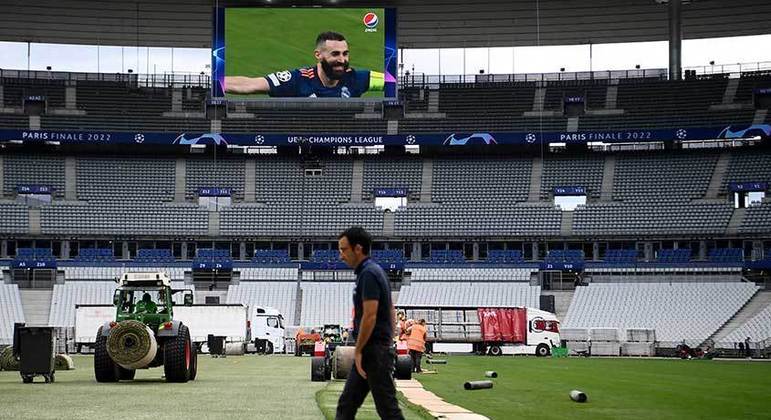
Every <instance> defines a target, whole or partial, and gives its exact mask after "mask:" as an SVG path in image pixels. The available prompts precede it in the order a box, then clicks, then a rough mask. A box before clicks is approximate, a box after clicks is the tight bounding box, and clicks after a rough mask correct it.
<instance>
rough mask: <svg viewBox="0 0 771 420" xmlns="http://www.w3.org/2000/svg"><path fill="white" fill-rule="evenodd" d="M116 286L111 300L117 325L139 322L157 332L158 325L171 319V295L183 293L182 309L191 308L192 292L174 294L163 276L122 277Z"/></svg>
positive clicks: (172, 315) (153, 274) (184, 290)
mask: <svg viewBox="0 0 771 420" xmlns="http://www.w3.org/2000/svg"><path fill="white" fill-rule="evenodd" d="M118 283H119V286H118V288H117V289H116V290H115V295H114V296H113V304H114V305H115V308H116V314H115V321H116V322H121V321H126V320H134V321H139V322H142V323H143V324H145V325H147V326H148V327H150V328H151V329H152V330H153V331H157V330H158V326H159V325H160V324H162V323H164V322H169V321H171V320H172V319H173V318H174V309H173V306H174V301H173V295H175V294H177V293H182V294H183V302H184V305H185V306H192V305H193V291H192V290H190V289H179V290H173V289H172V288H171V279H170V278H169V276H168V275H166V274H164V273H125V274H123V276H121V277H120V278H119V279H118Z"/></svg>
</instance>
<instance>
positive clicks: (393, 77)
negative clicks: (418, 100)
mask: <svg viewBox="0 0 771 420" xmlns="http://www.w3.org/2000/svg"><path fill="white" fill-rule="evenodd" d="M227 8H228V7H214V8H213V13H212V48H211V72H212V77H211V79H212V83H211V97H212V98H215V99H227V101H229V102H240V101H254V100H258V101H259V100H273V101H276V100H286V99H287V98H270V97H267V98H258V99H255V98H249V99H239V98H232V97H226V96H225V24H226V23H225V10H226V9H227ZM232 8H248V6H247V7H244V6H233V7H232ZM253 8H266V7H260V6H254V7H253ZM307 8H308V9H310V7H307ZM324 8H326V9H333V8H334V7H324ZM339 8H348V9H349V8H350V7H339ZM276 9H286V10H293V9H297V7H278V8H276ZM313 9H316V7H313ZM362 9H363V8H362ZM373 9H382V10H383V12H384V15H385V16H384V19H383V20H384V25H383V28H384V29H383V30H384V31H385V34H384V35H385V37H384V40H385V45H383V56H384V61H383V63H384V67H385V68H384V69H383V73H384V75H385V86H384V88H383V97H382V98H380V97H378V98H364V99H365V100H366V101H380V100H382V101H393V100H396V99H398V94H397V92H398V83H399V82H398V80H399V78H398V73H397V69H398V63H397V62H398V60H399V53H398V52H399V50H398V47H397V45H398V44H397V32H396V28H397V9H396V8H394V7H373ZM301 99H302V100H308V101H313V100H315V99H316V98H301ZM326 99H332V100H338V99H337V98H326ZM357 99H358V100H361V99H359V98H339V100H341V101H351V100H357Z"/></svg>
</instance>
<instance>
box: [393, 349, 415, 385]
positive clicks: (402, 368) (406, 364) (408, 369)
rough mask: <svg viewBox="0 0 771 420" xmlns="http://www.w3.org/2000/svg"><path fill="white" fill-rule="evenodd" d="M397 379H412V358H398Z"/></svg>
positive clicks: (404, 356) (399, 356)
mask: <svg viewBox="0 0 771 420" xmlns="http://www.w3.org/2000/svg"><path fill="white" fill-rule="evenodd" d="M394 376H395V377H396V379H412V357H410V356H409V355H406V354H400V355H398V356H396V372H394Z"/></svg>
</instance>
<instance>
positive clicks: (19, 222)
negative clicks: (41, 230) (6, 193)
mask: <svg viewBox="0 0 771 420" xmlns="http://www.w3.org/2000/svg"><path fill="white" fill-rule="evenodd" d="M0 214H2V215H3V217H0V231H2V232H6V233H21V234H25V233H27V232H29V212H28V211H27V207H26V206H23V205H21V204H15V203H0Z"/></svg>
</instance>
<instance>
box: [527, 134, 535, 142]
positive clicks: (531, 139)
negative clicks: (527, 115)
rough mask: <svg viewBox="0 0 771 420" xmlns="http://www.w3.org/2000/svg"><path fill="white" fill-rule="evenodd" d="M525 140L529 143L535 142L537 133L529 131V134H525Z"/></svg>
mask: <svg viewBox="0 0 771 420" xmlns="http://www.w3.org/2000/svg"><path fill="white" fill-rule="evenodd" d="M525 141H526V142H528V143H535V134H533V133H527V135H526V136H525Z"/></svg>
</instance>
